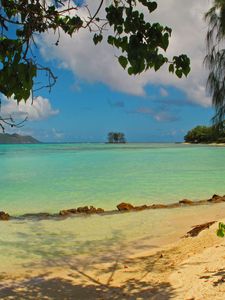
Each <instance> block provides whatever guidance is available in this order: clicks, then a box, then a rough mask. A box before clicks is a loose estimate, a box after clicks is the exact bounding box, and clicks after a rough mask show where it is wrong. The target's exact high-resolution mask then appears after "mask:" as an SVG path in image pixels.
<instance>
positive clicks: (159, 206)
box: [149, 204, 168, 209]
mask: <svg viewBox="0 0 225 300" xmlns="http://www.w3.org/2000/svg"><path fill="white" fill-rule="evenodd" d="M149 208H152V209H158V208H168V205H165V204H153V205H151V206H149Z"/></svg>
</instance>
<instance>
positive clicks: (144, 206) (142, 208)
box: [134, 204, 148, 211]
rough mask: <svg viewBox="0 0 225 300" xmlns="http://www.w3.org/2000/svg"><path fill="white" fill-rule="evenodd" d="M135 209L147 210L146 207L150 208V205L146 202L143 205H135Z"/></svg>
mask: <svg viewBox="0 0 225 300" xmlns="http://www.w3.org/2000/svg"><path fill="white" fill-rule="evenodd" d="M134 209H135V210H136V211H140V210H145V209H148V206H147V205H146V204H144V205H141V206H135V207H134Z"/></svg>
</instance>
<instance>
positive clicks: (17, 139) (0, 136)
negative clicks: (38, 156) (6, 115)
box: [0, 133, 41, 144]
mask: <svg viewBox="0 0 225 300" xmlns="http://www.w3.org/2000/svg"><path fill="white" fill-rule="evenodd" d="M40 143H41V142H39V141H38V140H36V139H35V138H33V137H32V136H29V135H27V136H23V135H19V134H16V133H14V134H8V133H0V144H40Z"/></svg>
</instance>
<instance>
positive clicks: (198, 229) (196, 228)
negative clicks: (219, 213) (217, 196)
mask: <svg viewBox="0 0 225 300" xmlns="http://www.w3.org/2000/svg"><path fill="white" fill-rule="evenodd" d="M214 223H216V221H212V222H207V223H204V224H200V225H196V226H193V228H192V229H191V230H190V231H188V232H187V234H186V235H185V236H184V237H186V238H187V237H195V236H197V235H199V233H200V232H201V231H202V230H205V229H209V227H210V226H212V225H213V224H214Z"/></svg>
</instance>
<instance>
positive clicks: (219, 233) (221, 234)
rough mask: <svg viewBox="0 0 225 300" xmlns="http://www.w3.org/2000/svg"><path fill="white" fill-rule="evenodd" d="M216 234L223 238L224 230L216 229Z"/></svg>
mask: <svg viewBox="0 0 225 300" xmlns="http://www.w3.org/2000/svg"><path fill="white" fill-rule="evenodd" d="M216 234H217V236H218V237H221V238H223V237H224V230H223V229H218V230H217V232H216Z"/></svg>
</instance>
